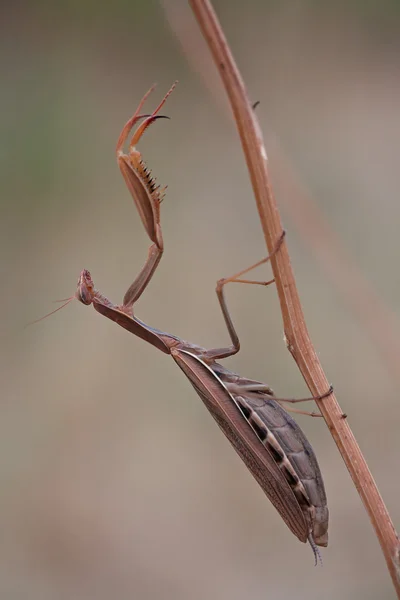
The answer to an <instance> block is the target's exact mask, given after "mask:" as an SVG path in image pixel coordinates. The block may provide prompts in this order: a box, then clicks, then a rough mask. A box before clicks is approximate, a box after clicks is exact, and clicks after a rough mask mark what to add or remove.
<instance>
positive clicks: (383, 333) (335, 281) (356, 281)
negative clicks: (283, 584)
mask: <svg viewBox="0 0 400 600" xmlns="http://www.w3.org/2000/svg"><path fill="white" fill-rule="evenodd" d="M161 4H162V6H163V8H164V11H165V16H166V19H167V20H168V22H169V25H170V27H171V29H172V31H173V32H174V34H175V36H176V38H177V40H178V41H179V43H180V44H181V46H182V50H183V53H184V55H185V58H186V59H187V61H188V62H189V63H190V66H191V67H192V69H193V70H194V71H195V72H196V73H197V74H198V75H199V76H200V77H201V79H202V81H203V84H204V86H205V87H206V89H207V90H208V91H209V93H210V94H211V96H212V97H213V99H214V101H215V102H216V104H217V105H218V107H219V109H220V110H221V111H224V114H225V115H226V101H225V98H223V97H222V95H221V93H220V82H219V80H218V79H217V78H218V73H217V72H216V71H215V70H214V69H213V68H212V63H211V60H210V61H207V60H204V47H203V40H202V39H201V37H200V36H201V34H200V32H199V31H198V29H197V26H196V22H195V21H194V20H193V19H192V15H191V14H190V11H189V9H187V10H186V7H185V10H184V9H183V7H182V5H181V4H177V3H176V2H175V0H161ZM210 67H211V69H210ZM253 108H254V106H253ZM258 114H260V112H258ZM229 117H230V115H229ZM269 133H270V135H268V136H267V137H268V156H269V158H270V163H271V165H272V167H273V173H274V180H275V181H276V184H277V185H278V187H279V188H280V189H281V190H282V192H283V193H282V194H281V197H280V204H281V208H282V212H283V214H284V215H286V218H287V220H288V223H290V222H292V224H293V225H294V227H295V228H296V233H298V234H299V235H300V236H301V238H302V241H303V243H304V245H305V247H306V248H307V250H308V252H309V253H310V254H311V255H312V256H313V259H314V260H315V261H318V262H319V263H320V265H321V267H322V269H323V272H324V274H325V276H327V277H330V279H331V282H332V285H334V288H335V292H339V293H340V294H341V295H342V297H343V299H344V301H345V302H346V303H347V305H348V306H349V308H350V310H351V311H352V314H353V318H354V319H355V320H357V321H358V322H359V325H360V327H361V328H362V330H363V332H364V333H365V334H366V335H367V336H368V337H369V338H370V341H371V344H373V347H374V348H375V350H376V352H377V353H378V354H379V355H380V357H381V360H382V363H383V366H384V367H385V368H386V370H387V373H388V375H389V377H390V378H391V380H392V381H393V383H394V384H397V385H398V384H399V383H400V370H399V361H398V357H399V356H400V323H399V319H398V318H397V315H396V314H395V313H394V311H393V310H391V309H390V307H389V306H388V304H387V302H385V300H384V298H383V297H382V294H380V293H379V290H378V291H377V290H376V288H375V287H374V286H373V285H372V284H371V283H370V281H369V280H368V279H367V278H366V277H365V276H364V274H363V273H362V271H361V269H360V267H359V266H358V265H357V264H356V262H355V261H354V258H353V257H352V255H351V253H349V252H346V249H345V248H344V245H343V244H342V243H341V240H340V239H339V236H338V235H337V234H336V233H335V232H334V230H333V229H332V227H331V226H330V224H329V222H328V221H327V220H326V218H325V216H324V215H323V213H322V211H321V209H320V208H319V206H318V204H317V203H316V202H315V200H314V199H313V197H312V194H311V193H310V190H309V189H308V187H307V186H306V185H305V183H304V181H303V180H302V177H301V175H300V174H299V173H298V171H297V169H296V168H295V166H294V165H293V162H292V161H291V160H290V159H289V157H288V156H287V154H286V153H285V151H284V149H283V148H282V146H281V145H280V144H279V142H278V140H277V138H276V137H275V136H274V134H273V132H272V130H271V129H269Z"/></svg>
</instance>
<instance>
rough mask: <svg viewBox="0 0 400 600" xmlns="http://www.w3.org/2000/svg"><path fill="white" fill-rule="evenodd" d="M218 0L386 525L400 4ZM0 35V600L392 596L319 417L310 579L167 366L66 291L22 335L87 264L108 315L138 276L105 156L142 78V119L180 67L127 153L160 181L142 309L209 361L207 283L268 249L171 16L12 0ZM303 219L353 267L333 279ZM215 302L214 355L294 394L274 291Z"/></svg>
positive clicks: (160, 11)
mask: <svg viewBox="0 0 400 600" xmlns="http://www.w3.org/2000/svg"><path fill="white" fill-rule="evenodd" d="M215 5H216V8H217V10H218V13H219V16H220V18H221V20H222V23H223V25H224V27H225V30H226V34H227V36H228V38H229V40H230V42H231V44H232V48H233V51H234V54H235V56H236V59H237V61H238V63H239V66H240V68H241V69H242V74H243V77H244V78H245V80H246V83H247V85H248V88H249V93H250V95H251V97H252V98H253V99H254V100H260V102H261V104H260V106H259V107H258V108H257V111H258V116H259V119H260V122H261V125H262V127H263V129H264V132H265V137H266V146H267V151H268V152H269V155H270V161H271V171H272V175H273V179H274V182H275V184H276V185H275V191H276V195H277V197H278V200H279V203H280V205H281V206H282V213H283V219H284V223H285V227H286V229H287V231H288V236H287V240H288V244H289V247H290V250H291V254H292V259H293V263H294V268H295V272H296V275H297V280H298V285H299V289H300V293H301V298H302V300H303V303H304V310H305V314H306V317H307V320H308V325H309V329H310V332H311V334H312V338H313V340H314V342H315V344H316V347H317V349H318V352H319V354H320V357H321V360H322V363H323V365H324V367H325V369H326V372H327V374H328V377H329V380H330V381H332V383H334V385H335V389H336V392H337V395H338V398H339V400H340V402H341V405H342V407H343V410H345V411H346V412H347V413H348V415H349V419H350V424H351V426H352V427H353V430H354V432H355V435H356V436H357V439H358V441H359V443H360V445H361V448H362V449H363V451H364V452H365V455H366V458H367V460H368V462H369V465H370V467H371V469H372V472H373V474H374V476H375V478H376V480H377V482H378V485H379V487H380V490H381V492H382V494H383V497H384V499H385V501H386V503H387V505H388V508H389V510H390V512H391V515H392V517H393V520H394V522H395V524H397V526H399V522H400V507H399V502H398V497H399V492H400V483H399V477H398V473H399V466H398V465H399V462H398V457H399V449H400V443H399V438H398V430H399V425H400V416H399V414H400V412H399V402H398V389H399V384H400V380H399V379H400V376H399V373H398V371H397V369H396V364H397V362H398V358H399V357H398V356H396V354H395V349H396V347H397V348H398V346H396V343H398V339H399V333H400V332H399V295H400V284H399V270H398V256H399V252H400V241H399V234H398V224H399V221H400V203H399V201H398V197H399V192H398V188H399V183H398V174H399V164H400V163H399V160H400V159H399V155H400V120H399V105H400V104H399V102H400V80H399V70H400V58H399V56H400V54H399V39H400V38H399V31H400V7H399V5H398V3H393V2H389V1H386V2H385V1H384V2H380V3H378V2H376V3H373V2H370V3H362V2H347V3H344V2H343V3H331V2H325V3H324V2H322V3H321V2H320V3H317V2H311V1H308V2H307V1H306V0H303V1H298V2H280V3H275V2H263V1H256V0H249V1H247V2H246V3H242V2H229V0H220V1H218V2H215ZM0 23H1V25H0V27H1V32H0V45H1V55H0V56H1V63H2V86H1V95H0V127H1V137H0V148H1V162H0V165H1V167H0V168H1V170H2V173H1V187H2V193H1V197H2V202H1V209H2V210H1V225H0V226H1V237H0V247H1V258H2V260H1V280H2V283H3V292H2V294H1V300H0V301H1V310H2V319H1V339H2V344H1V349H0V352H1V362H0V364H1V367H0V377H1V384H2V385H1V389H2V403H1V422H0V444H1V454H0V455H1V468H0V494H1V496H0V498H1V499H0V503H1V509H0V596H1V598H4V599H5V600H9V599H17V600H20V599H25V598H29V599H30V600H34V599H40V600H43V599H53V598H57V599H70V598H74V600H86V599H89V598H96V599H97V600H103V599H104V600H106V599H109V598H118V600H124V599H128V598H129V599H131V598H140V599H153V598H162V599H164V600H169V599H171V600H180V599H182V600H183V599H188V598H190V599H194V600H200V599H207V600H209V599H214V598H218V599H222V600H223V599H228V598H229V599H230V600H239V599H242V598H251V599H255V600H258V599H260V600H261V599H266V598H271V599H274V600H275V599H277V600H279V599H285V598H292V597H294V596H295V597H296V598H297V599H298V600H301V599H302V598H307V599H308V600H313V599H317V598H318V599H319V598H322V597H323V598H339V597H340V598H363V599H375V598H377V597H379V598H381V599H383V598H393V597H394V592H393V590H392V587H391V583H390V580H389V576H388V573H387V571H386V566H385V563H384V560H383V557H382V555H381V552H380V548H379V546H378V542H377V540H376V538H375V536H374V533H373V531H372V527H371V526H370V524H369V521H368V518H367V516H366V513H365V511H364V509H363V507H362V505H361V502H360V499H359V497H358V495H357V493H356V492H355V489H354V487H353V485H352V483H351V480H350V478H349V476H348V473H347V471H346V469H345V467H344V464H343V462H342V460H341V458H340V456H339V454H338V452H337V451H336V447H335V445H334V443H333V441H332V439H331V437H330V435H329V433H328V431H327V429H326V427H325V425H324V423H323V422H322V420H319V419H309V418H307V417H304V418H301V417H300V418H299V422H300V424H301V426H302V427H303V429H304V431H305V432H306V434H307V436H308V437H309V439H310V441H311V442H312V444H313V447H314V449H315V451H316V453H317V456H318V459H319V462H320V466H321V469H322V471H323V474H324V479H325V483H326V489H327V494H328V498H329V507H330V512H331V525H330V545H329V547H328V548H327V549H326V550H324V551H323V558H324V567H323V568H317V569H315V568H314V566H313V556H312V552H311V550H310V548H309V547H307V546H305V545H302V544H300V543H299V542H298V541H297V540H296V539H295V538H294V537H293V536H292V535H291V533H290V532H289V530H288V529H287V527H286V526H285V525H284V523H283V522H282V521H281V519H280V518H279V516H278V514H277V513H276V511H275V510H274V509H273V507H272V506H271V505H270V504H269V503H268V501H267V500H266V498H265V497H264V495H263V493H262V492H261V490H260V489H259V488H258V486H257V484H256V483H255V481H254V480H253V479H252V477H251V476H250V474H249V473H248V472H247V471H246V469H245V468H244V466H243V465H242V463H241V461H240V460H239V459H238V457H237V456H236V455H235V453H234V452H233V450H232V449H231V448H230V446H229V444H228V443H227V441H226V440H225V439H224V437H223V436H222V435H221V434H220V432H219V430H218V428H217V427H216V425H215V424H214V422H213V421H212V419H211V418H210V417H209V415H208V413H207V412H206V410H205V409H204V407H203V406H202V405H201V402H200V401H199V398H198V397H197V396H196V394H195V393H194V391H193V390H192V388H191V386H190V384H189V383H188V382H187V381H185V380H184V379H183V378H182V374H181V373H180V371H179V370H178V369H177V368H176V366H175V365H174V363H173V361H171V360H169V359H168V357H166V356H164V355H163V354H161V353H159V352H157V351H156V350H155V349H154V348H152V347H151V346H147V345H146V344H145V343H144V342H142V341H141V340H138V339H135V338H133V336H131V335H129V334H128V333H127V332H126V331H124V330H122V329H120V328H118V327H117V326H116V325H115V324H113V323H111V322H110V321H108V320H107V319H102V318H101V317H100V315H98V314H97V313H95V312H94V311H93V310H92V309H89V308H87V309H85V307H83V306H82V305H79V304H78V303H75V302H74V303H72V304H71V305H70V306H69V307H68V308H66V309H64V310H63V311H60V312H59V313H57V315H55V316H53V317H51V318H49V319H47V320H45V321H43V322H40V323H39V324H37V325H35V326H33V327H31V328H28V329H26V330H24V329H23V326H24V324H26V323H27V322H29V321H32V320H33V319H36V318H37V317H40V316H41V315H43V314H44V313H46V311H48V310H52V308H54V305H53V304H52V300H54V299H57V298H63V297H66V296H68V295H71V294H72V293H73V292H74V291H75V285H76V281H77V279H78V276H79V272H80V271H81V269H82V268H84V267H85V268H88V269H90V271H91V272H92V275H93V278H94V281H95V283H96V285H97V286H98V288H99V289H100V290H102V291H103V292H104V293H105V294H106V295H107V296H108V297H110V298H111V299H113V300H114V301H115V302H117V301H119V300H120V299H121V298H122V295H123V293H124V292H125V290H126V288H127V287H128V285H129V284H130V283H131V282H132V280H133V278H134V276H135V274H136V273H137V272H138V270H139V269H140V267H141V266H142V264H143V262H144V260H145V257H146V254H147V249H148V246H149V243H148V240H147V238H146V236H145V234H144V232H143V230H142V227H141V224H140V221H139V218H138V216H137V214H136V212H135V209H134V206H133V203H132V200H131V198H130V196H129V194H128V191H127V190H126V188H125V185H124V183H123V180H122V178H121V176H120V174H119V171H118V169H117V165H116V162H115V156H114V147H115V142H116V140H117V137H118V134H119V132H120V129H121V127H122V125H123V124H124V123H125V121H126V120H127V118H128V117H129V116H130V115H131V113H132V111H133V110H134V108H135V107H136V105H137V103H138V101H139V99H140V98H141V96H142V95H143V93H144V92H145V91H146V90H147V89H148V88H149V86H150V85H151V84H152V83H153V82H155V81H156V82H157V83H158V84H159V85H158V88H157V91H156V92H155V93H154V95H153V97H152V98H151V99H150V101H149V107H150V108H152V107H153V106H155V105H156V103H157V102H158V101H159V99H160V98H161V97H162V95H163V94H164V92H165V91H166V90H167V89H168V87H169V86H170V84H171V82H172V81H173V80H175V79H179V82H180V83H179V86H178V87H177V89H176V91H175V92H174V94H173V95H172V96H171V98H170V99H169V101H168V105H167V106H166V108H165V111H164V113H165V114H168V115H169V116H170V117H171V121H160V122H159V123H157V124H156V125H155V126H154V127H152V128H151V129H150V130H149V131H148V133H147V134H146V136H145V138H144V139H143V143H142V145H141V147H140V149H141V151H142V153H143V156H144V158H145V160H146V162H147V164H148V165H149V166H150V168H152V169H153V172H154V174H155V175H156V177H157V178H158V181H159V183H161V184H162V185H165V184H168V193H167V196H166V199H165V201H164V203H163V205H162V223H163V232H164V240H165V247H166V251H165V255H164V258H163V261H162V263H161V265H160V268H159V271H158V273H157V275H156V276H155V278H154V280H153V281H152V283H151V286H150V288H149V289H148V291H147V293H146V294H145V295H144V296H143V298H142V299H141V301H140V303H139V304H138V307H137V314H138V316H139V317H140V318H142V319H143V320H145V321H147V322H149V323H150V324H152V325H154V326H156V327H160V328H162V329H165V330H166V331H169V332H172V333H175V334H177V335H180V336H182V337H183V338H185V339H188V340H191V341H193V342H197V343H199V344H202V345H204V346H207V347H212V346H218V345H221V344H224V343H226V342H227V340H228V336H227V332H226V330H225V328H224V324H223V320H222V318H221V314H220V312H219V309H218V305H217V301H216V298H215V294H214V287H215V282H216V280H217V279H218V278H219V277H222V276H227V275H230V274H231V273H232V272H234V271H235V270H238V269H240V268H243V267H245V266H247V265H248V264H250V263H251V262H254V261H255V260H257V259H258V258H260V257H262V256H263V255H264V254H265V248H264V246H263V239H262V235H261V230H260V225H259V222H258V219H257V214H256V210H255V204H254V200H253V198H252V194H251V189H250V185H249V181H248V177H247V173H246V169H245V165H244V161H243V158H242V155H241V149H240V146H239V144H238V138H237V134H236V131H235V128H234V125H233V122H232V120H231V118H230V115H229V109H228V107H227V104H226V101H225V96H224V93H223V90H222V88H221V85H220V83H219V81H218V77H217V76H216V74H215V71H214V67H213V65H212V63H211V61H210V58H209V55H208V51H207V50H206V48H205V46H204V45H203V41H202V39H201V37H200V34H199V33H198V30H197V27H196V25H195V22H194V20H193V18H192V16H191V13H190V10H189V9H188V8H187V5H186V3H185V2H179V1H175V2H174V1H173V0H164V2H162V3H159V2H155V1H154V2H153V1H147V2H144V1H142V2H138V1H136V2H135V1H134V0H132V1H131V2H126V1H124V0H119V1H118V0H117V1H116V2H114V3H103V4H102V3H95V2H91V1H86V2H82V3H81V2H73V1H72V0H71V1H70V2H59V3H50V2H43V1H42V2H40V1H39V2H36V3H35V4H32V3H29V2H16V3H13V5H12V7H11V5H8V4H6V3H4V4H2V6H1V18H0ZM302 202H306V205H307V206H308V209H307V210H310V211H311V212H310V216H312V219H311V218H310V219H309V218H307V219H306V223H307V224H308V227H309V231H308V232H306V231H305V230H304V223H302V216H304V214H305V213H304V210H305V208H304V207H303V204H302ZM321 223H322V224H323V227H325V228H328V231H329V236H333V238H335V239H336V240H337V245H338V247H339V248H340V247H341V251H342V252H344V259H343V258H342V259H341V260H343V261H344V263H345V265H347V267H349V266H350V265H354V269H355V271H354V273H357V277H355V276H354V278H353V277H348V273H347V279H346V276H345V275H344V276H343V278H341V268H337V263H336V260H337V255H336V251H335V252H334V251H333V250H332V247H331V246H330V245H329V243H330V242H329V239H330V237H329V236H324V235H322V236H321V227H322V225H321ZM327 244H328V245H327ZM334 245H335V244H334ZM335 265H336V266H335ZM351 268H353V267H351ZM259 277H260V278H261V279H264V278H266V277H269V271H268V270H267V269H266V268H265V269H264V270H262V269H260V273H259ZM353 283H354V285H353ZM363 285H365V286H366V287H365V288H363ZM369 288H370V291H371V294H370V293H369ZM374 294H377V297H376V298H375V299H374ZM363 296H364V300H363V302H364V301H365V300H367V301H369V300H370V299H371V300H374V302H377V303H378V304H376V303H375V304H374V305H373V307H372V308H374V307H376V306H379V310H372V311H371V312H370V313H368V308H367V309H365V307H364V308H361V300H362V298H363ZM228 300H229V305H230V308H231V310H232V315H233V317H234V320H235V323H236V325H237V328H238V331H239V334H240V336H241V341H242V351H241V352H240V354H239V355H238V356H237V357H235V358H233V359H231V360H230V361H226V363H225V364H226V365H229V366H231V367H232V369H234V370H237V371H239V372H240V373H242V374H243V375H245V376H248V377H254V378H257V379H261V380H265V381H267V382H268V383H269V384H270V385H271V386H272V387H273V389H274V390H275V391H276V392H278V394H279V395H280V396H288V397H291V396H295V397H302V396H305V395H308V392H307V390H306V388H305V386H304V383H303V381H302V379H301V377H300V375H299V373H298V372H297V369H296V366H295V364H294V363H293V361H292V359H291V357H290V355H289V353H288V352H287V351H286V349H285V346H284V344H283V341H282V324H281V319H280V313H279V308H278V302H277V298H276V294H275V292H274V290H273V289H272V288H268V289H262V288H257V287H255V286H254V287H251V286H248V287H246V286H231V288H230V289H229V290H228ZM357 302H360V310H358V309H357ZM370 308H371V307H370ZM365 311H366V312H365ZM368 314H369V315H370V316H368ZM366 315H367V316H366ZM385 331H386V332H387V333H385ZM380 333H381V334H383V335H381V339H380V341H379V335H380ZM378 342H379V343H380V346H379V344H378ZM396 361H397V362H396Z"/></svg>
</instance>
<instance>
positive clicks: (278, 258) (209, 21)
mask: <svg viewBox="0 0 400 600" xmlns="http://www.w3.org/2000/svg"><path fill="white" fill-rule="evenodd" d="M189 2H190V4H191V6H192V9H193V11H194V13H195V16H196V18H197V21H198V23H199V26H200V28H201V30H202V33H203V35H204V37H205V39H206V41H207V43H208V46H209V48H210V50H211V53H212V55H213V58H214V61H215V63H216V65H217V68H218V70H219V73H220V76H221V78H222V80H223V83H224V85H225V89H226V91H227V94H228V97H229V100H230V103H231V106H232V110H233V114H234V117H235V121H236V124H237V127H238V130H239V135H240V138H241V142H242V146H243V151H244V154H245V157H246V162H247V167H248V169H249V173H250V179H251V183H252V187H253V191H254V195H255V198H256V202H257V208H258V212H259V216H260V221H261V225H262V228H263V232H264V237H265V241H266V244H267V248H268V253H269V254H271V253H272V251H273V248H274V245H275V243H276V240H277V239H279V236H280V235H281V233H282V223H281V219H280V215H279V211H278V207H277V204H276V202H275V199H274V196H273V193H272V188H271V183H270V179H269V175H268V169H267V155H266V151H265V148H264V144H263V139H262V134H261V131H260V128H259V126H258V122H257V118H256V116H255V114H254V112H253V110H252V107H251V103H250V102H249V99H248V96H247V92H246V89H245V86H244V83H243V81H242V79H241V76H240V73H239V71H238V69H237V67H236V64H235V62H234V59H233V57H232V54H231V52H230V49H229V47H228V44H227V42H226V39H225V37H224V34H223V32H222V29H221V27H220V24H219V22H218V20H217V17H216V15H215V13H214V10H213V8H212V6H211V4H210V3H209V2H208V0H189ZM271 265H272V269H273V274H274V277H275V281H276V286H277V291H278V295H279V300H280V305H281V311H282V319H283V325H284V332H285V338H286V343H287V346H288V349H289V350H290V352H291V354H292V356H293V358H294V359H295V361H296V363H297V365H298V367H299V369H300V371H301V373H302V375H303V377H304V379H305V381H306V383H307V385H308V387H309V389H310V391H311V393H312V394H313V396H319V395H322V394H323V393H324V392H325V391H326V390H327V389H328V387H329V384H328V381H327V378H326V376H325V374H324V372H323V369H322V366H321V364H320V362H319V359H318V356H317V354H316V352H315V350H314V347H313V345H312V343H311V340H310V337H309V334H308V331H307V327H306V323H305V320H304V315H303V311H302V308H301V304H300V299H299V296H298V292H297V288H296V282H295V279H294V275H293V271H292V267H291V263H290V259H289V254H288V249H287V245H286V243H285V242H284V243H283V244H282V247H281V250H280V252H278V253H277V254H276V255H275V256H274V257H273V258H272V259H271ZM317 404H318V407H319V409H320V411H321V413H322V415H323V417H324V419H325V421H326V423H327V425H328V427H329V430H330V432H331V434H332V436H333V438H334V440H335V442H336V444H337V446H338V448H339V451H340V453H341V455H342V457H343V459H344V461H345V463H346V466H347V468H348V470H349V472H350V474H351V477H352V479H353V481H354V484H355V486H356V488H357V490H358V492H359V494H360V496H361V498H362V500H363V502H364V505H365V507H366V509H367V512H368V514H369V517H370V519H371V521H372V524H373V526H374V528H375V531H376V534H377V536H378V539H379V542H380V544H381V547H382V550H383V553H384V556H385V559H386V562H387V565H388V568H389V572H390V574H391V577H392V580H393V584H394V586H395V589H396V592H397V595H398V597H399V598H400V580H399V578H398V572H399V565H398V560H399V540H398V538H397V535H396V532H395V529H394V527H393V524H392V522H391V519H390V516H389V514H388V512H387V509H386V507H385V504H384V502H383V500H382V498H381V496H380V494H379V491H378V489H377V487H376V484H375V482H374V480H373V478H372V475H371V473H370V471H369V469H368V466H367V463H366V462H365V459H364V457H363V455H362V453H361V451H360V448H359V447H358V444H357V442H356V440H355V438H354V435H353V433H352V431H351V429H350V427H349V423H348V419H343V411H342V410H341V408H340V406H339V404H338V402H337V400H336V398H335V396H334V394H332V395H331V396H329V398H326V399H324V400H320V401H317Z"/></svg>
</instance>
